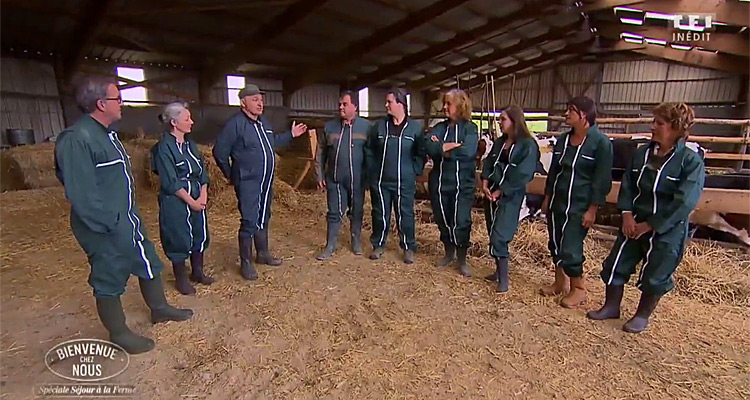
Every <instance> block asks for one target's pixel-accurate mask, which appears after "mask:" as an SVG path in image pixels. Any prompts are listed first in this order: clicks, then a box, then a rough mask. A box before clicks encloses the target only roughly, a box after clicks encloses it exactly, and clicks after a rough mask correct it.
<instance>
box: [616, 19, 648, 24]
mask: <svg viewBox="0 0 750 400" xmlns="http://www.w3.org/2000/svg"><path fill="white" fill-rule="evenodd" d="M620 22H622V23H623V24H630V25H643V20H642V19H635V18H620Z"/></svg>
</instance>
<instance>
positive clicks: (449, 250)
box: [437, 243, 456, 267]
mask: <svg viewBox="0 0 750 400" xmlns="http://www.w3.org/2000/svg"><path fill="white" fill-rule="evenodd" d="M443 246H444V247H445V256H444V257H443V258H441V259H440V260H438V262H437V266H438V267H446V266H448V264H450V263H452V262H453V261H454V260H455V259H456V246H454V245H453V244H452V243H443Z"/></svg>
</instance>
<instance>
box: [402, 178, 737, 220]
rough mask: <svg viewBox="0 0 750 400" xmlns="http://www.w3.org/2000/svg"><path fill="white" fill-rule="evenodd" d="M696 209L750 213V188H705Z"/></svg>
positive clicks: (611, 197) (615, 187) (536, 187)
mask: <svg viewBox="0 0 750 400" xmlns="http://www.w3.org/2000/svg"><path fill="white" fill-rule="evenodd" d="M430 170H431V168H425V169H424V172H422V175H421V176H419V178H418V179H417V182H426V181H427V176H428V175H429V173H430ZM476 173H477V179H476V182H477V187H478V188H479V187H481V185H482V180H481V179H480V174H481V172H480V171H477V172H476ZM546 182H547V177H546V176H542V175H537V176H535V177H534V179H533V180H532V181H531V182H530V183H529V184H528V185H527V186H526V192H527V193H529V194H538V195H544V188H545V184H546ZM619 193H620V182H616V181H615V182H612V190H610V192H609V194H607V203H610V204H617V196H618V194H619ZM696 210H701V211H715V212H719V213H732V214H744V215H750V190H737V189H718V188H704V189H703V193H702V194H701V198H700V200H699V201H698V205H697V206H696Z"/></svg>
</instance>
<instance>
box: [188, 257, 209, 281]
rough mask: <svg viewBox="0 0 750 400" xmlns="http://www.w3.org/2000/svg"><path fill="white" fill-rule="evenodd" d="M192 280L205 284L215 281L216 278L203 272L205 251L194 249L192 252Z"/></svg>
mask: <svg viewBox="0 0 750 400" xmlns="http://www.w3.org/2000/svg"><path fill="white" fill-rule="evenodd" d="M190 267H191V268H192V271H190V280H191V281H193V282H196V283H200V284H203V285H210V284H212V283H214V278H211V277H210V276H206V275H205V274H204V273H203V252H200V251H194V252H192V253H190Z"/></svg>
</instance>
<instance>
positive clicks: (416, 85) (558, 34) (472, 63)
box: [407, 21, 582, 90]
mask: <svg viewBox="0 0 750 400" xmlns="http://www.w3.org/2000/svg"><path fill="white" fill-rule="evenodd" d="M581 24H582V21H576V22H574V23H572V24H568V25H565V26H561V27H559V28H554V29H550V30H549V31H547V33H544V34H541V35H539V36H536V37H533V38H528V39H524V40H521V41H520V42H518V43H516V44H514V45H511V46H509V47H506V48H503V49H500V50H496V51H493V52H492V53H490V54H487V55H484V56H482V57H477V58H474V59H471V60H469V61H467V62H465V63H463V64H460V65H456V66H454V67H451V68H448V69H446V70H444V71H441V72H438V73H436V74H431V75H428V76H426V77H424V78H422V79H419V80H416V81H414V82H412V83H410V84H408V85H407V86H409V88H411V89H412V90H422V89H425V88H429V87H431V86H434V85H435V84H436V83H439V82H442V81H444V80H446V79H450V78H451V77H454V76H456V75H460V74H463V73H466V72H468V71H470V70H472V69H476V68H480V67H483V66H485V65H487V64H490V63H492V62H495V61H497V60H499V59H501V58H504V57H509V56H513V55H514V54H515V53H518V52H520V51H524V50H527V49H528V48H530V47H534V46H538V45H540V44H544V43H545V42H549V41H550V40H555V39H561V38H563V37H565V36H566V35H568V34H570V33H571V32H574V31H575V30H576V29H577V28H579V27H580V26H581Z"/></svg>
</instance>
